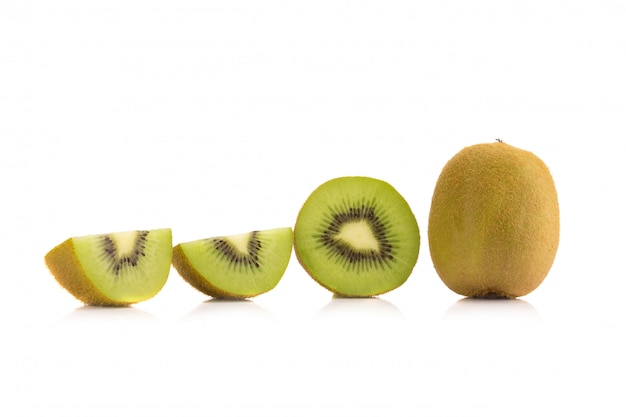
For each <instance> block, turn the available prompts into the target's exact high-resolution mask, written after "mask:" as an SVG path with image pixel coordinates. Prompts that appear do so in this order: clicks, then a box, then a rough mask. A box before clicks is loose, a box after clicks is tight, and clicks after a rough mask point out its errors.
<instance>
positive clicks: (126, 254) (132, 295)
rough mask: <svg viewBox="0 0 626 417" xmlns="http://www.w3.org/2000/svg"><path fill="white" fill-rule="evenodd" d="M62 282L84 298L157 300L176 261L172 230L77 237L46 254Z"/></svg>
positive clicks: (110, 302) (117, 302)
mask: <svg viewBox="0 0 626 417" xmlns="http://www.w3.org/2000/svg"><path fill="white" fill-rule="evenodd" d="M45 262H46V265H47V266H48V269H49V270H50V272H51V273H52V275H54V277H55V278H56V280H57V281H58V282H59V283H60V284H61V285H62V286H63V287H64V288H65V289H66V290H67V291H68V292H70V294H72V295H73V296H74V297H76V298H77V299H78V300H80V301H82V302H84V303H86V304H92V305H103V306H123V305H129V304H134V303H137V302H140V301H144V300H147V299H149V298H152V297H153V296H155V295H156V294H157V293H158V292H159V291H160V290H161V289H162V288H163V286H164V285H165V282H166V281H167V278H168V276H169V272H170V266H171V262H172V231H171V230H170V229H155V230H133V231H125V232H116V233H107V234H95V235H87V236H80V237H72V238H69V239H67V240H65V241H64V242H63V243H61V244H59V245H58V246H56V247H55V248H53V249H52V250H51V251H50V252H48V253H47V254H46V256H45Z"/></svg>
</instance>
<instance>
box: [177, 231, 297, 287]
mask: <svg viewBox="0 0 626 417" xmlns="http://www.w3.org/2000/svg"><path fill="white" fill-rule="evenodd" d="M292 249H293V231H292V229H291V227H285V228H277V229H270V230H262V231H253V232H249V233H243V234H238V235H231V236H221V237H212V238H207V239H200V240H194V241H190V242H183V243H179V244H177V245H176V246H174V249H173V257H172V263H173V265H174V267H175V268H176V270H177V271H178V273H179V274H180V276H181V277H182V278H183V279H184V280H185V281H187V282H188V283H189V284H191V285H192V286H193V287H194V288H196V289H197V290H199V291H201V292H203V293H205V294H207V295H210V296H211V297H214V298H226V299H244V298H251V297H255V296H257V295H260V294H263V293H265V292H267V291H270V290H271V289H273V288H274V287H275V286H276V285H277V284H278V282H279V281H280V279H281V278H282V276H283V274H284V273H285V270H286V269H287V265H288V264H289V260H290V258H291V252H292Z"/></svg>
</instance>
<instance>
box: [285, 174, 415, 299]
mask: <svg viewBox="0 0 626 417" xmlns="http://www.w3.org/2000/svg"><path fill="white" fill-rule="evenodd" d="M419 246H420V234H419V228H418V225H417V221H416V219H415V216H414V215H413V212H412V211H411V208H410V207H409V205H408V203H407V202H406V200H405V199H404V198H403V197H402V196H401V195H400V193H398V191H396V189H395V188H393V187H392V186H391V185H390V184H388V183H386V182H384V181H381V180H378V179H375V178H369V177H341V178H335V179H332V180H330V181H328V182H326V183H324V184H322V185H320V186H319V187H318V188H317V189H315V190H314V191H313V193H312V194H311V195H310V196H309V198H308V199H307V200H306V201H305V203H304V205H303V206H302V208H301V209H300V213H299V214H298V218H297V220H296V225H295V229H294V249H295V253H296V256H297V258H298V260H299V262H300V263H301V264H302V266H303V267H304V269H305V270H306V271H307V272H308V273H309V275H311V277H312V278H313V279H314V280H316V281H317V282H318V283H319V284H320V285H322V286H323V287H325V288H327V289H328V290H330V291H332V292H334V293H336V294H338V295H343V296H346V297H370V296H374V295H378V294H382V293H385V292H388V291H391V290H393V289H395V288H397V287H399V286H400V285H402V284H403V283H404V282H405V281H406V280H407V279H408V277H409V275H410V274H411V272H412V270H413V268H414V266H415V264H416V262H417V257H418V253H419Z"/></svg>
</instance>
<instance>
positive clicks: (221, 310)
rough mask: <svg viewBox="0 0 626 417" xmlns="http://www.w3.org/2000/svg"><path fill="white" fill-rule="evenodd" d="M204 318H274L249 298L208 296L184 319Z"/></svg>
mask: <svg viewBox="0 0 626 417" xmlns="http://www.w3.org/2000/svg"><path fill="white" fill-rule="evenodd" d="M206 318H211V319H215V318H226V319H227V320H229V321H230V320H237V319H241V318H244V319H255V320H274V319H275V318H274V316H273V315H272V314H271V313H270V312H269V311H267V310H266V309H265V308H264V307H262V306H260V305H259V304H257V303H256V302H254V301H252V300H249V299H223V298H210V299H208V300H206V301H204V302H202V303H201V304H200V305H198V306H197V307H196V308H194V309H193V310H191V311H190V312H189V313H188V314H187V315H186V316H185V317H184V318H183V320H184V321H191V320H204V319H206Z"/></svg>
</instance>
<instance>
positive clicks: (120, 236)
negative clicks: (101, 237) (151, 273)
mask: <svg viewBox="0 0 626 417" xmlns="http://www.w3.org/2000/svg"><path fill="white" fill-rule="evenodd" d="M109 236H110V237H111V240H113V242H114V243H115V246H116V247H117V252H118V256H126V255H130V254H132V253H133V252H134V251H135V244H136V243H137V231H136V230H133V231H129V232H117V233H111V234H110V235H109Z"/></svg>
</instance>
